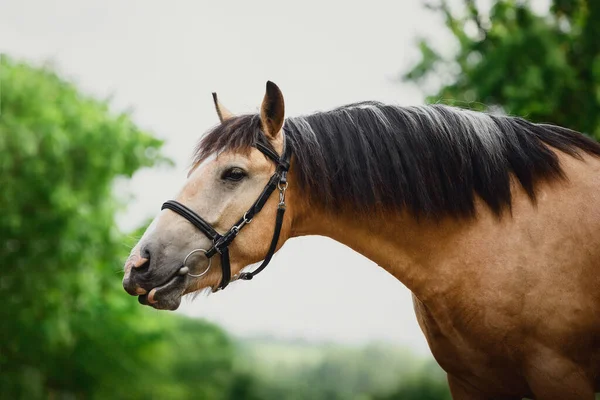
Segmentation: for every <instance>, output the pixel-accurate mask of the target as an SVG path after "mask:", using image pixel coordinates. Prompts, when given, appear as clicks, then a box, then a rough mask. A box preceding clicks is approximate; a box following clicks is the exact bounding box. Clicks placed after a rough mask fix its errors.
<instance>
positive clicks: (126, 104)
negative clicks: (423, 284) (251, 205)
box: [0, 0, 452, 354]
mask: <svg viewBox="0 0 600 400" xmlns="http://www.w3.org/2000/svg"><path fill="white" fill-rule="evenodd" d="M421 5H422V2H420V1H397V0H396V1H364V0H360V1H349V0H346V1H324V0H321V1H313V0H311V1H306V0H304V1H298V2H286V1H281V0H280V1H238V2H234V1H215V0H211V1H172V2H166V1H149V0H143V1H142V0H138V1H120V0H110V1H107V0H104V1H85V2H83V1H78V0H61V1H51V2H50V1H42V0H38V1H32V0H20V1H16V0H3V1H0V50H2V51H6V52H8V53H9V54H11V55H13V56H17V57H21V58H25V59H27V60H32V61H36V62H40V61H48V60H49V61H51V62H52V63H53V64H54V65H55V66H56V67H57V68H58V69H59V71H61V72H62V73H63V75H65V76H67V77H69V78H70V79H72V80H74V81H75V82H76V83H78V84H79V86H80V87H81V88H82V89H83V90H85V91H86V92H88V93H92V94H94V95H97V96H99V97H107V96H109V95H111V96H112V97H113V98H114V102H113V105H114V106H115V107H116V108H117V109H125V108H127V109H133V110H134V119H135V121H136V122H137V123H138V124H139V125H140V126H142V127H143V128H145V129H148V130H150V131H152V132H154V133H155V134H156V135H157V136H158V137H161V138H164V139H165V140H166V145H165V147H164V150H165V153H166V154H167V155H168V156H169V157H171V158H173V159H174V160H177V166H176V167H175V168H170V169H169V168H161V169H153V170H145V171H142V172H140V173H138V174H137V175H136V176H135V177H134V179H133V181H132V182H131V183H129V184H127V185H119V188H120V189H121V190H122V191H124V193H121V194H122V195H125V194H127V193H129V194H131V195H132V196H134V198H133V199H132V200H131V201H130V203H129V204H130V206H129V208H128V209H127V211H126V212H124V213H123V214H122V215H121V216H120V217H119V220H118V222H119V225H120V226H121V227H123V228H124V229H130V228H132V227H135V226H137V225H139V223H140V222H141V221H144V220H145V219H147V218H149V217H152V216H154V215H155V214H156V213H157V212H158V210H159V208H160V205H161V204H162V202H163V201H164V200H167V199H169V198H170V197H171V196H172V195H174V194H175V193H176V192H177V190H178V189H179V188H180V187H181V185H182V184H183V182H184V180H185V173H186V168H187V166H188V163H189V156H190V154H191V148H192V147H193V145H194V144H195V142H196V140H197V139H198V137H199V136H200V135H201V134H202V133H203V132H205V131H206V130H207V129H208V128H210V127H211V126H212V125H214V124H216V123H217V117H216V115H215V112H214V110H213V106H212V98H211V92H212V91H217V92H218V93H219V97H220V99H221V101H222V102H223V103H224V104H225V105H226V106H227V107H228V108H229V109H230V110H232V111H234V112H252V111H256V110H257V109H258V106H259V104H260V101H261V99H262V96H263V94H264V85H265V81H266V80H272V81H274V82H276V83H277V84H278V85H279V87H280V88H281V89H282V91H283V93H284V96H285V98H286V110H287V112H288V115H298V114H305V113H310V112H313V111H317V110H325V109H329V108H333V107H336V106H340V105H342V104H346V103H350V102H354V101H360V100H380V101H384V102H389V103H396V104H403V105H407V104H421V103H422V102H423V97H424V96H423V94H422V93H421V92H420V91H419V90H418V88H415V87H413V86H409V85H406V84H402V83H399V82H397V81H395V79H396V78H397V76H398V75H399V73H400V72H401V71H405V70H406V69H407V68H408V66H409V65H410V64H411V63H412V62H414V61H415V60H416V59H417V51H416V46H415V38H416V37H417V36H418V35H426V36H429V37H434V38H435V39H436V40H437V41H438V44H440V43H441V44H442V47H444V46H448V45H451V44H452V41H451V40H450V38H449V37H448V36H446V33H445V31H444V29H443V28H442V23H441V21H440V20H438V18H437V17H436V16H434V15H432V14H429V13H427V12H426V11H425V10H424V9H423V8H422V6H421ZM440 41H441V42H440ZM446 42H447V43H446ZM115 151H119V150H118V149H115ZM290 184H292V185H293V182H290ZM123 295H125V293H124V294H123ZM131 300H132V301H136V300H135V299H134V298H132V299H131ZM178 312H182V313H184V314H187V315H192V316H197V317H202V318H206V319H208V320H211V321H214V322H217V323H219V324H220V325H222V326H223V327H225V328H226V329H228V330H229V331H230V332H232V333H233V334H235V335H238V336H247V335H262V334H266V335H272V336H276V337H280V338H304V339H314V340H330V341H336V342H343V343H364V342H367V341H372V340H385V341H390V342H393V343H395V344H400V345H406V346H409V347H411V348H413V349H414V350H415V351H418V352H421V353H425V354H428V350H427V345H426V342H425V339H424V338H423V335H422V333H421V331H420V329H419V328H418V325H417V322H416V319H415V317H414V313H413V310H412V302H411V299H410V293H409V292H408V290H407V289H406V288H405V287H404V286H403V285H402V284H401V283H400V282H398V281H397V280H396V279H394V278H393V277H392V276H391V275H389V274H387V273H386V272H385V271H383V270H381V269H379V268H378V267H377V266H376V265H375V264H374V263H372V262H370V261H369V260H367V259H365V258H364V257H362V256H360V255H358V254H357V253H354V252H353V251H352V250H350V249H348V248H347V247H345V246H343V245H341V244H338V243H336V242H334V241H332V240H330V239H326V238H321V237H310V238H301V239H294V240H292V241H290V242H288V243H287V244H286V245H285V247H284V248H283V249H282V250H281V251H280V252H279V253H278V254H277V255H276V257H275V258H274V261H273V262H272V263H271V265H269V267H268V268H267V270H266V271H264V272H263V273H262V274H260V275H259V276H258V277H257V278H256V279H255V280H253V281H251V282H240V283H236V284H233V285H231V286H230V287H228V288H227V290H225V291H223V292H221V293H218V294H215V295H211V296H210V297H208V298H203V297H201V298H198V299H197V300H195V301H193V302H191V301H185V303H184V304H183V305H182V307H181V308H180V311H178Z"/></svg>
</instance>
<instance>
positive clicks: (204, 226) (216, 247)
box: [161, 141, 291, 290]
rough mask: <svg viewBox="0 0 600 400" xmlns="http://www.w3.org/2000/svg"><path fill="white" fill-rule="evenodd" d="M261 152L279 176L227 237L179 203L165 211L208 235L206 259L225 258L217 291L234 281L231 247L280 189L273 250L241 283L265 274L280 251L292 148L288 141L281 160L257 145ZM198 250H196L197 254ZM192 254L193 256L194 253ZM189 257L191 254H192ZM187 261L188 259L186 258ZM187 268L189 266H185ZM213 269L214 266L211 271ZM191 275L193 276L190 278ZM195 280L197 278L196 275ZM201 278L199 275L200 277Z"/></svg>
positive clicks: (168, 205) (243, 275) (171, 203)
mask: <svg viewBox="0 0 600 400" xmlns="http://www.w3.org/2000/svg"><path fill="white" fill-rule="evenodd" d="M254 146H255V147H256V148H257V149H258V150H260V151H261V152H262V153H263V154H264V155H265V156H266V157H267V158H269V159H271V160H272V161H273V162H274V163H275V164H276V165H277V168H276V169H275V173H274V174H273V176H271V179H269V182H268V183H267V185H266V186H265V188H264V189H263V191H262V193H261V194H260V196H258V198H257V199H256V201H255V202H254V204H252V206H251V207H250V208H249V209H248V211H246V212H245V213H244V215H243V216H242V218H240V219H239V220H238V221H237V222H236V223H235V224H234V225H233V226H232V227H231V228H230V229H229V230H228V231H227V232H226V233H225V234H223V235H221V234H219V233H218V232H217V231H216V230H215V229H214V228H213V226H212V225H211V224H210V223H208V222H207V221H206V220H204V219H203V218H202V217H201V216H199V215H198V214H196V213H195V212H194V211H193V210H191V209H189V208H188V207H186V206H185V205H183V204H181V203H179V202H177V201H175V200H168V201H166V202H165V203H164V204H163V205H162V207H161V210H164V209H169V210H171V211H174V212H176V213H177V214H179V215H181V216H182V217H183V218H185V219H187V220H188V221H189V222H190V223H191V224H192V225H194V226H195V227H196V228H197V229H198V230H199V231H201V232H202V233H204V234H205V235H206V236H207V237H208V238H209V239H211V240H212V241H213V245H212V247H211V248H210V249H208V250H202V252H203V253H204V254H205V255H206V257H207V258H208V259H209V260H210V258H211V257H212V256H214V255H215V254H216V253H219V254H220V255H221V269H222V275H223V277H222V279H221V283H220V285H219V286H218V287H217V290H223V289H225V287H226V286H227V285H228V284H229V282H230V281H231V264H230V260H229V245H230V244H231V242H233V240H234V239H235V238H236V236H237V235H238V234H239V233H240V231H241V230H242V228H243V227H244V226H246V225H247V224H249V223H250V221H252V219H253V218H254V216H255V215H256V214H258V213H259V212H260V210H262V208H263V207H264V205H265V204H266V202H267V200H268V199H269V197H271V194H272V193H273V192H274V191H275V190H276V189H277V190H279V204H278V206H277V216H276V218H275V229H274V230H273V238H272V239H271V244H270V246H269V250H268V252H267V255H266V256H265V259H264V260H263V262H262V264H261V265H260V266H259V267H258V268H256V269H255V270H254V271H252V272H244V273H241V274H240V275H239V276H238V278H237V279H242V280H250V279H252V278H253V277H254V276H255V275H256V274H258V273H259V272H261V271H262V270H263V269H265V267H266V266H267V265H268V264H269V262H270V261H271V258H273V254H275V250H276V248H277V242H278V241H279V235H280V233H281V226H282V225H283V215H284V214H285V191H286V189H287V186H288V182H287V173H288V170H289V169H290V159H291V148H290V146H288V145H286V144H285V141H284V150H283V154H282V156H281V157H279V155H278V154H277V153H275V152H274V151H273V150H271V149H270V148H269V147H267V146H265V145H264V144H262V143H260V142H257V143H255V145H254ZM195 251H196V250H192V252H195ZM190 254H191V253H190ZM188 256H189V254H188ZM186 260H187V257H186ZM184 264H185V262H184ZM208 268H210V264H209V267H208ZM208 268H207V269H206V271H204V272H203V273H202V275H204V274H205V273H206V272H208ZM188 275H191V274H188ZM192 276H193V275H192ZM196 276H197V275H196Z"/></svg>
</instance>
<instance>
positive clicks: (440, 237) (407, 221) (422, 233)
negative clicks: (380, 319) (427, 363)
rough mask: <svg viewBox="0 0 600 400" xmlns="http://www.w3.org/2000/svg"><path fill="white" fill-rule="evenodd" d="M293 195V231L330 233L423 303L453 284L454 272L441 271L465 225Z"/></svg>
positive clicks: (327, 234) (466, 226)
mask: <svg viewBox="0 0 600 400" xmlns="http://www.w3.org/2000/svg"><path fill="white" fill-rule="evenodd" d="M299 197H301V199H298V198H297V197H296V196H294V202H295V204H294V207H293V208H292V209H293V218H292V220H293V223H292V226H291V235H290V236H292V237H294V236H304V235H320V236H327V237H330V238H332V239H334V240H336V241H338V242H340V243H343V244H345V245H346V246H348V247H350V248H352V249H353V250H355V251H357V252H358V253H360V254H362V255H363V256H365V257H367V258H369V259H370V260H371V261H373V262H375V263H377V264H378V265H379V266H380V267H382V268H384V269H385V270H387V271H388V272H389V273H390V274H392V275H393V276H395V277H396V278H397V279H398V280H400V281H401V282H402V283H403V284H404V285H405V286H406V287H408V288H409V289H410V290H411V291H412V292H413V293H414V294H415V295H416V296H417V297H418V298H419V299H420V300H421V301H426V300H427V299H428V298H432V297H435V296H438V295H439V294H440V291H443V290H444V287H446V288H448V287H450V285H451V280H452V276H454V275H456V271H450V270H448V271H445V270H444V268H445V267H444V266H445V265H448V263H447V262H443V261H444V260H447V257H448V254H451V253H453V252H454V251H453V250H454V249H452V246H453V243H455V241H454V240H453V238H455V237H457V236H458V235H461V232H462V231H464V230H465V229H468V225H469V224H464V223H462V224H460V223H458V221H456V220H453V219H447V220H443V221H438V222H434V221H431V220H425V219H421V220H417V219H416V218H414V217H413V216H411V215H410V214H409V213H408V212H393V211H392V212H387V213H385V212H382V213H373V214H367V215H364V214H363V215H357V214H356V213H353V212H344V211H340V212H328V211H323V210H322V209H318V208H315V207H314V206H311V205H310V204H308V203H307V202H305V201H304V199H305V198H306V197H305V196H299Z"/></svg>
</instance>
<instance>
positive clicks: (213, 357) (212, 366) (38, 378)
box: [0, 56, 234, 399]
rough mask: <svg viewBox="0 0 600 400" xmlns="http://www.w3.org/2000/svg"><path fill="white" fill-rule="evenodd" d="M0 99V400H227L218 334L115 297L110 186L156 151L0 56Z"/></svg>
mask: <svg viewBox="0 0 600 400" xmlns="http://www.w3.org/2000/svg"><path fill="white" fill-rule="evenodd" d="M0 90H1V91H0V107H1V108H0V111H1V114H0V188H1V190H0V209H1V210H2V218H0V259H1V260H2V276H1V281H0V297H1V298H2V301H3V305H2V307H0V319H1V320H2V324H1V325H0V371H2V372H1V373H0V398H6V399H8V398H10V399H19V398H26V399H36V398H48V397H59V398H62V397H69V398H71V397H75V398H102V399H103V398H148V397H157V398H169V399H177V398H181V399H187V398H191V397H195V396H201V397H202V398H207V399H208V398H211V399H214V398H226V397H227V393H228V390H229V389H228V388H229V386H230V381H231V380H232V379H233V378H232V376H233V374H234V372H233V346H232V344H231V343H230V341H229V340H228V339H227V337H226V336H225V334H224V333H223V332H222V331H221V330H220V329H218V328H216V327H214V326H211V325H208V324H205V323H202V322H200V321H194V320H188V319H185V318H176V317H174V316H173V315H167V314H160V313H157V312H153V310H148V309H143V308H142V307H140V306H139V305H138V304H137V302H136V301H135V299H134V298H131V297H129V296H127V295H125V293H124V292H123V289H122V287H121V284H120V279H121V272H120V270H121V268H120V265H122V262H123V259H124V257H125V255H126V252H127V251H128V248H127V247H126V246H124V245H123V241H124V237H123V235H121V234H120V233H119V232H118V231H117V230H116V228H115V224H114V215H115V212H116V210H117V207H118V204H117V203H116V202H115V200H114V196H113V193H112V187H113V181H114V180H115V178H117V177H130V176H131V175H132V174H133V173H134V172H135V171H136V170H138V169H139V168H142V167H146V166H151V165H154V164H156V163H157V162H160V161H164V160H163V159H162V158H161V156H160V155H159V149H160V146H161V142H160V141H159V140H157V139H155V138H153V137H152V136H151V135H149V134H148V133H145V132H143V131H141V130H139V129H138V128H137V127H136V126H135V125H134V123H133V122H132V121H131V118H130V116H128V115H126V114H118V115H116V114H114V113H112V112H111V111H110V108H109V104H108V103H106V102H101V101H97V100H94V99H92V98H90V97H87V96H85V95H83V94H81V93H80V92H79V91H78V90H77V89H76V88H75V86H73V85H72V84H71V83H69V82H66V81H64V80H63V79H61V78H59V77H58V76H57V75H56V74H55V73H54V72H53V71H52V70H49V69H46V68H36V67H31V66H29V65H27V64H25V63H20V62H16V61H14V60H12V59H10V58H9V57H6V56H2V58H1V64H0Z"/></svg>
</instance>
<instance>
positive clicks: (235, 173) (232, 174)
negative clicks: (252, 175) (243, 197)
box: [221, 168, 246, 182]
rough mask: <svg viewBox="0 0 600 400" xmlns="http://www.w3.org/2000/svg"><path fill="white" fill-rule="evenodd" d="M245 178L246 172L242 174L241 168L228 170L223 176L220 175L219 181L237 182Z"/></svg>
mask: <svg viewBox="0 0 600 400" xmlns="http://www.w3.org/2000/svg"><path fill="white" fill-rule="evenodd" d="M245 177H246V172H244V170H243V169H241V168H229V169H228V170H226V171H225V172H223V175H221V179H222V180H224V181H231V182H238V181H241V180H242V179H244V178H245Z"/></svg>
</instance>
